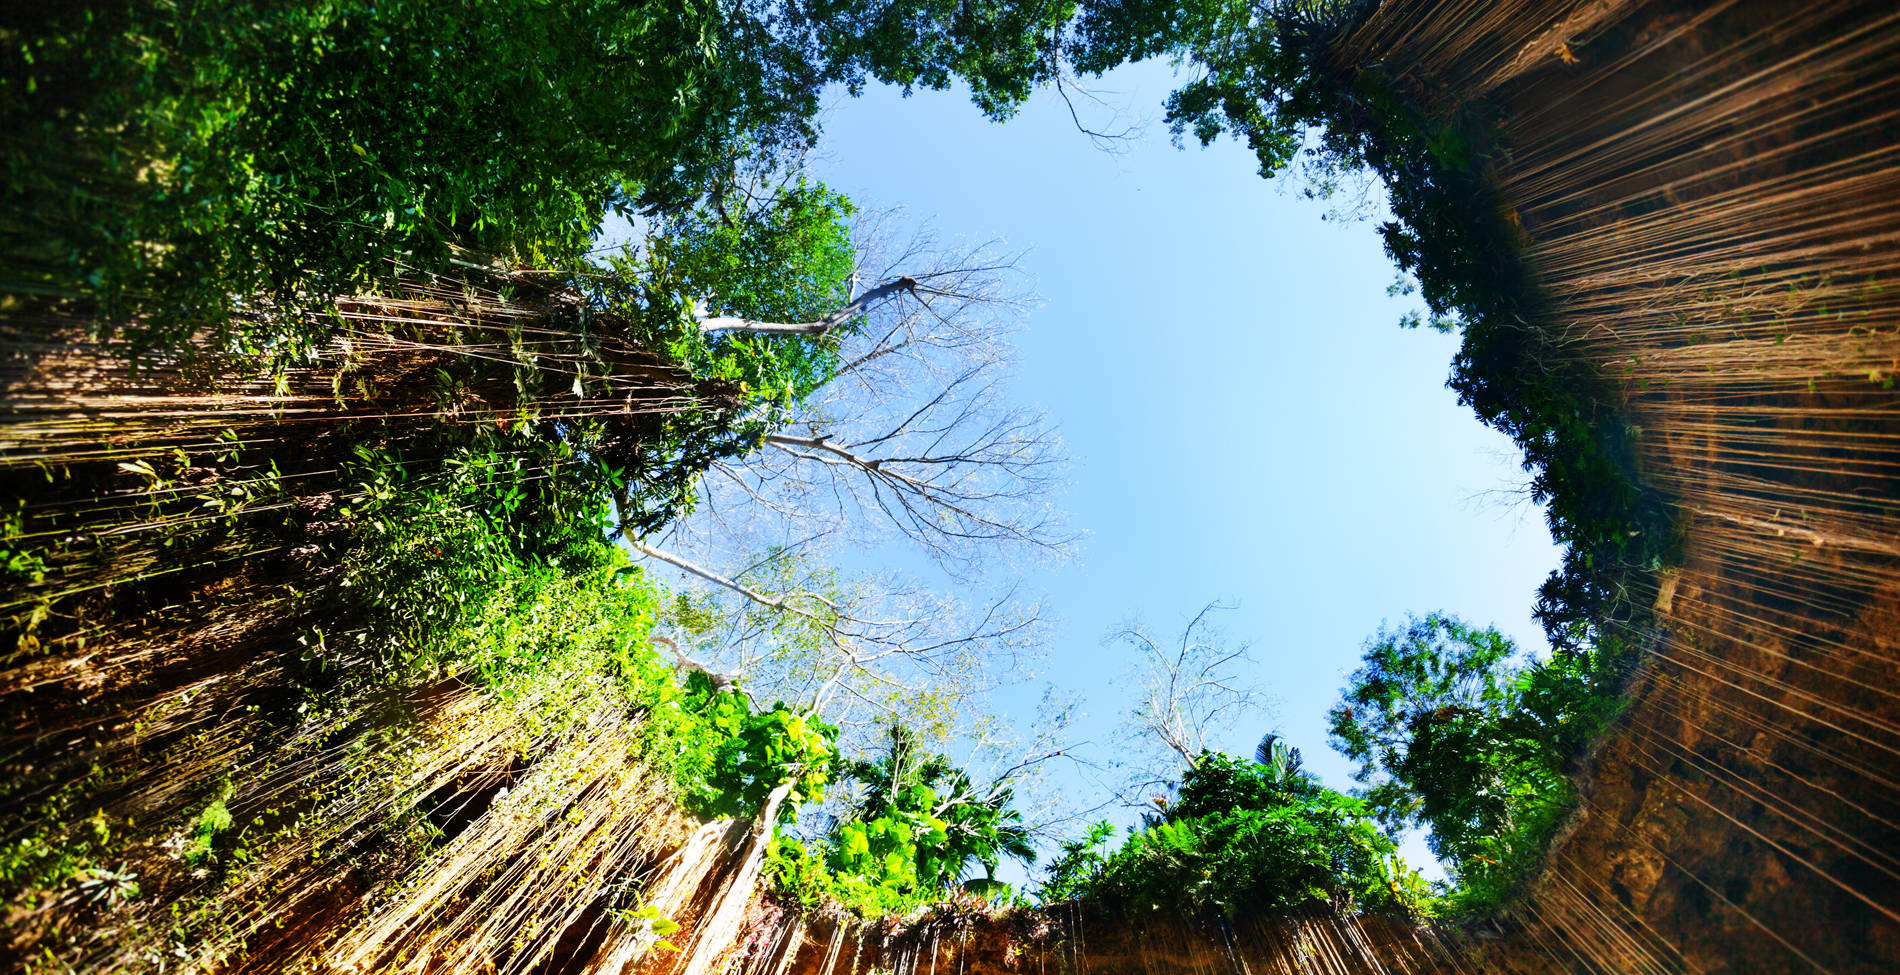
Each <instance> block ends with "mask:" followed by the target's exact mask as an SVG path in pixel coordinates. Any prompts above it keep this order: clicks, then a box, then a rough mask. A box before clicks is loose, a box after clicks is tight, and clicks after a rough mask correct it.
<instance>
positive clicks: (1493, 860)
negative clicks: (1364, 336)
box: [1330, 613, 1621, 909]
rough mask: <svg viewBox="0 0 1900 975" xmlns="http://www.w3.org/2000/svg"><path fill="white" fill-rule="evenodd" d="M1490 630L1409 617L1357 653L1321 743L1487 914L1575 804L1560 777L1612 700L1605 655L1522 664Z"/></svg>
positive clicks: (1604, 719) (1612, 659)
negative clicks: (1326, 740) (1424, 838)
mask: <svg viewBox="0 0 1900 975" xmlns="http://www.w3.org/2000/svg"><path fill="white" fill-rule="evenodd" d="M1516 658H1517V648H1516V646H1515V644H1513V643H1512V642H1511V640H1510V639H1509V638H1507V637H1505V636H1504V635H1503V634H1502V633H1499V632H1498V631H1497V630H1496V629H1494V628H1482V629H1481V628H1478V627H1475V626H1472V625H1470V624H1467V623H1464V622H1462V621H1460V620H1459V619H1457V618H1456V617H1453V616H1448V615H1445V614H1442V613H1433V614H1431V615H1429V616H1426V617H1424V618H1422V619H1421V618H1417V617H1412V618H1410V619H1408V620H1407V621H1406V623H1405V624H1404V625H1403V626H1399V627H1395V628H1387V629H1381V630H1380V632H1379V633H1378V634H1377V635H1376V636H1374V637H1373V638H1372V639H1370V640H1368V641H1367V643H1366V648H1365V657H1364V665H1363V666H1362V667H1360V669H1358V670H1357V671H1354V672H1353V674H1352V675H1351V677H1350V678H1349V682H1348V685H1347V687H1346V690H1345V692H1344V695H1343V697H1342V699H1341V701H1340V703H1339V705H1338V706H1337V707H1335V708H1334V709H1333V710H1332V712H1331V714H1330V719H1331V726H1332V735H1333V743H1334V744H1335V745H1336V746H1337V747H1338V748H1339V749H1340V751H1342V752H1344V753H1345V754H1346V756H1347V757H1348V758H1351V759H1352V760H1354V761H1356V762H1358V763H1359V770H1358V771H1357V772H1355V773H1354V777H1355V778H1356V779H1358V781H1360V782H1361V783H1364V785H1365V787H1366V788H1365V791H1364V797H1365V799H1366V801H1367V803H1368V804H1369V806H1370V807H1371V809H1372V810H1373V811H1374V812H1375V813H1376V814H1377V815H1378V817H1379V819H1380V820H1381V821H1382V822H1383V823H1385V824H1386V826H1387V827H1388V828H1390V829H1399V828H1404V827H1407V826H1414V825H1418V826H1425V827H1428V828H1429V829H1430V831H1431V833H1430V836H1429V839H1428V842H1429V843H1430V845H1431V847H1432V850H1433V851H1434V852H1435V853H1437V854H1438V855H1439V856H1441V857H1443V858H1445V859H1446V860H1447V861H1448V862H1449V866H1450V867H1451V869H1452V871H1453V873H1454V874H1456V875H1457V876H1458V878H1459V880H1460V882H1461V884H1462V888H1461V890H1460V891H1459V892H1458V894H1457V896H1456V897H1455V900H1458V901H1460V902H1462V903H1463V904H1464V905H1465V906H1466V907H1468V908H1472V909H1483V908H1489V907H1495V906H1498V904H1500V903H1501V902H1502V901H1503V900H1504V899H1505V898H1507V897H1508V896H1509V893H1510V890H1511V888H1512V886H1513V885H1514V884H1515V883H1516V882H1517V881H1519V880H1521V879H1522V877H1523V876H1525V875H1526V874H1527V873H1528V872H1529V871H1530V870H1531V869H1532V868H1533V866H1534V863H1535V861H1536V860H1537V858H1539V857H1541V856H1542V852H1543V849H1544V847H1545V845H1546V844H1547V842H1548V840H1549V838H1550V836H1551V835H1552V833H1553V832H1554V830H1555V829H1556V827H1557V825H1558V823H1559V822H1560V821H1561V819H1562V817H1563V816H1564V815H1566V814H1567V813H1568V811H1569V810H1570V809H1571V808H1572V807H1573V806H1574V804H1575V800H1576V795H1575V787H1574V786H1573V785H1572V784H1571V781H1570V778H1569V774H1568V773H1569V771H1570V767H1571V763H1572V762H1574V761H1575V759H1576V757H1577V756H1578V754H1579V753H1580V752H1581V751H1582V750H1583V749H1584V748H1586V747H1587V746H1588V744H1589V743H1590V742H1591V741H1594V740H1595V739H1596V737H1597V736H1598V734H1600V733H1601V731H1602V729H1603V727H1604V726H1605V725H1606V724H1607V723H1608V721H1609V720H1610V719H1611V718H1612V717H1614V715H1615V713H1616V710H1617V706H1618V701H1619V698H1618V695H1617V693H1616V683H1617V679H1618V675H1619V674H1620V672H1621V671H1620V668H1619V666H1618V665H1617V655H1616V654H1605V653H1602V652H1600V651H1589V650H1577V649H1564V650H1559V652H1558V653H1556V654H1555V655H1554V656H1552V657H1551V658H1550V659H1548V660H1544V661H1539V662H1532V663H1520V662H1518V661H1517V660H1516Z"/></svg>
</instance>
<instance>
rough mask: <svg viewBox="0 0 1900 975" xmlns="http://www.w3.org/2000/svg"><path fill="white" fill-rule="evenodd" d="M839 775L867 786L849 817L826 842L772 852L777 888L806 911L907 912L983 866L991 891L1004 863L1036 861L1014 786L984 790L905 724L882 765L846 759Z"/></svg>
mask: <svg viewBox="0 0 1900 975" xmlns="http://www.w3.org/2000/svg"><path fill="white" fill-rule="evenodd" d="M840 771H841V773H842V775H844V776H848V777H849V778H851V779H854V780H856V781H857V782H858V783H859V784H860V785H861V787H862V792H861V794H860V795H859V797H858V800H857V802H856V803H855V804H854V805H853V806H852V807H851V809H850V812H849V813H848V814H847V815H845V816H843V817H840V818H839V820H838V821H837V822H835V823H834V825H833V826H832V828H831V830H830V831H829V832H828V833H827V834H826V835H825V836H824V837H823V838H822V839H821V840H819V841H817V842H815V843H809V844H808V843H805V842H802V841H800V840H797V839H793V838H782V839H780V840H779V842H778V843H777V844H776V845H775V847H774V849H773V852H772V859H771V864H772V870H773V875H774V877H775V879H776V881H777V883H778V885H779V887H780V889H781V890H784V891H786V892H788V893H790V894H791V895H792V896H793V897H794V898H795V899H798V900H800V901H802V902H804V903H806V904H808V905H813V906H815V905H817V904H819V903H822V902H825V901H832V902H836V903H839V904H842V905H843V906H844V907H845V908H847V909H848V910H851V911H854V912H856V913H857V914H859V915H860V916H864V917H878V916H884V915H889V914H896V913H903V912H905V911H909V910H912V909H914V908H916V907H919V906H922V905H923V904H927V903H930V902H932V901H934V900H936V899H938V898H940V897H943V896H944V895H945V894H947V893H949V892H951V891H952V890H955V889H956V888H957V887H958V886H959V885H960V884H963V883H965V882H966V876H967V874H968V873H969V872H970V870H971V869H972V868H973V867H975V866H977V865H981V866H982V867H983V869H984V872H985V875H986V876H985V877H984V878H982V879H983V880H984V881H987V882H986V883H982V884H980V885H979V886H982V887H983V888H984V889H985V890H987V891H989V892H991V893H995V892H996V891H997V888H998V886H999V885H998V884H997V883H996V882H995V871H996V867H997V865H998V864H999V863H1000V862H1001V858H1002V857H1004V856H1010V857H1014V858H1016V859H1019V860H1022V861H1023V862H1025V863H1028V862H1034V860H1035V856H1036V853H1035V849H1034V847H1033V846H1032V845H1031V843H1030V841H1029V833H1028V830H1027V829H1026V828H1025V827H1024V826H1023V824H1022V815H1021V813H1020V812H1018V811H1017V810H1015V809H1014V808H1012V803H1013V802H1014V793H1013V792H1012V790H1010V789H1009V788H1008V787H1006V786H1000V787H996V788H992V789H989V790H979V789H978V788H976V786H975V784H974V783H973V782H972V781H971V780H970V777H969V775H968V774H967V773H965V772H964V771H962V770H961V769H958V768H956V767H955V766H954V765H952V764H951V763H950V761H949V760H948V759H947V758H945V757H944V756H942V755H938V754H934V753H931V752H929V751H926V750H925V749H924V748H923V746H922V743H921V742H920V741H919V740H918V739H917V737H916V736H915V735H914V734H913V733H911V732H910V731H908V730H907V729H905V728H904V727H902V726H899V725H893V726H892V727H891V729H890V732H889V738H888V739H887V744H886V747H885V750H884V751H883V752H882V754H880V755H879V756H878V757H877V759H876V760H874V761H847V762H843V763H842V764H841V769H840Z"/></svg>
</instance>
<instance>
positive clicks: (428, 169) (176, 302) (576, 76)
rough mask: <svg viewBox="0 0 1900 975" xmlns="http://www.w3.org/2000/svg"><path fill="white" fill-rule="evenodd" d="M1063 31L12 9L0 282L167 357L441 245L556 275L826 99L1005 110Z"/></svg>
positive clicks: (601, 13) (861, 11)
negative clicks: (79, 310) (884, 88)
mask: <svg viewBox="0 0 1900 975" xmlns="http://www.w3.org/2000/svg"><path fill="white" fill-rule="evenodd" d="M1068 10H1069V8H1068V7H1067V6H1066V5H1057V6H1055V7H1053V8H1045V7H1037V6H1027V5H1020V4H1015V3H1000V4H991V5H988V6H981V7H972V6H970V5H961V6H957V7H944V6H942V5H929V4H915V3H877V2H857V0H847V2H840V3H823V4H815V5H814V4H793V5H790V6H783V5H768V4H759V3H750V2H747V3H737V4H714V5H707V4H691V3H682V2H677V0H645V2H633V3H606V2H582V3H564V4H555V5H548V4H543V3H536V2H525V0H516V2H497V3H481V4H474V5H470V4H458V3H447V2H442V0H397V2H375V3H372V2H367V0H340V2H333V3H325V4H319V5H315V6H310V5H292V6H285V5H282V4H271V3H254V2H243V0H238V2H220V3H217V4H205V3H197V2H189V0H182V2H175V0H145V2H136V3H129V4H123V5H115V6H108V7H97V6H91V7H86V6H72V5H63V4H50V5H42V6H39V7H33V8H22V9H21V10H19V11H16V12H15V13H14V15H12V16H10V17H9V18H8V23H6V24H5V25H0V130H4V131H5V132H7V134H8V137H7V139H6V140H5V144H4V149H0V167H3V168H4V173H5V182H4V187H5V193H6V200H7V206H6V207H5V210H6V212H7V214H8V216H7V217H6V218H5V220H4V222H3V223H0V233H3V234H4V246H5V248H6V249H7V250H8V252H9V253H10V254H11V255H13V256H14V257H15V258H16V260H14V261H10V262H9V265H10V266H12V267H14V268H15V269H16V270H17V271H18V272H19V273H20V274H21V277H20V279H18V280H9V281H7V282H5V283H6V285H7V287H8V290H9V291H13V292H16V293H31V292H41V293H51V294H57V295H63V296H69V297H70V296H80V297H87V298H91V299H94V300H97V301H100V302H103V303H104V306H105V308H106V310H107V311H108V312H109V313H110V314H111V315H112V316H113V317H114V318H115V319H116V320H117V324H119V325H121V326H123V325H124V324H125V322H126V321H127V319H128V317H129V315H130V313H132V312H134V311H137V312H140V313H142V314H143V315H145V316H146V318H145V321H144V329H145V331H144V332H143V337H144V338H146V339H147V340H148V341H163V342H170V341H175V340H176V339H177V338H179V337H182V336H183V335H186V334H188V333H189V332H191V331H194V330H198V329H205V328H209V329H212V330H219V329H222V328H224V327H225V326H226V325H227V324H228V321H227V319H226V314H227V313H228V312H229V310H230V309H231V308H232V307H234V303H236V302H241V301H249V300H254V299H253V298H251V297H249V296H269V297H272V298H274V299H276V300H279V301H285V300H293V301H312V302H317V303H320V302H321V301H322V300H323V299H325V298H327V297H329V296H332V295H337V294H347V293H352V292H355V291H359V290H363V289H365V288H367V287H369V286H370V285H371V283H372V282H374V281H376V280H377V279H380V278H384V277H387V276H388V275H390V274H391V273H392V271H393V270H394V269H395V268H396V266H397V265H398V264H400V265H402V266H404V267H407V268H411V269H420V270H422V271H425V272H433V271H441V270H446V269H447V268H448V266H449V262H450V260H451V258H452V255H453V254H454V250H453V248H455V247H468V248H473V249H475V250H477V251H480V252H483V253H489V254H501V255H505V256H507V257H509V258H510V259H513V260H518V261H528V262H533V263H537V264H540V265H544V266H545V265H547V264H554V265H565V264H567V263H569V262H571V261H573V260H575V259H577V258H579V257H580V256H581V255H583V254H584V253H585V252H586V251H587V250H588V249H589V248H590V247H591V246H592V240H593V235H594V233H595V231H596V230H597V229H598V227H599V225H600V222H601V219H602V218H603V216H604V215H606V214H607V213H609V212H621V213H630V212H632V211H634V210H636V209H641V210H646V211H649V212H678V211H680V210H681V209H683V208H686V207H688V206H689V205H690V204H691V203H692V202H693V201H694V200H697V199H700V198H702V197H704V196H705V195H706V194H707V193H708V191H709V187H716V186H717V185H718V184H719V183H721V182H722V181H724V180H725V178H726V177H727V176H728V175H729V173H730V172H731V170H732V167H733V163H734V160H735V159H737V158H740V157H746V156H756V155H772V154H774V153H779V152H785V151H796V150H797V149H798V148H799V147H801V146H803V145H805V144H807V143H808V142H809V141H810V139H811V137H812V135H813V134H814V123H813V119H814V117H815V115H816V112H817V108H818V95H819V93H820V91H821V90H822V89H823V87H824V86H825V85H826V84H828V83H830V82H833V81H844V82H846V83H848V84H850V85H852V86H854V87H855V86H857V85H859V84H861V83H862V82H863V81H864V80H865V79H867V78H875V79H878V80H887V81H893V82H896V83H899V84H904V85H923V86H927V87H933V88H943V87H946V86H947V85H949V84H950V83H951V81H952V80H954V79H963V80H965V81H967V82H969V84H970V85H971V87H972V90H973V92H974V94H975V97H976V99H977V101H978V103H979V104H980V105H981V106H982V107H983V109H984V110H985V111H987V112H989V113H991V114H992V115H998V116H1000V115H1003V114H1006V113H1007V112H1008V111H1009V110H1010V109H1011V107H1013V106H1014V105H1015V104H1016V103H1018V102H1020V101H1021V100H1022V99H1023V98H1024V97H1026V95H1027V94H1028V91H1029V89H1030V87H1031V86H1032V85H1033V84H1034V83H1036V82H1037V81H1040V80H1044V79H1046V78H1047V77H1048V72H1049V60H1048V58H1047V57H1045V56H1044V55H1045V53H1046V49H1047V47H1048V45H1049V44H1050V43H1051V42H1050V40H1049V36H1050V35H1049V31H1050V29H1051V27H1052V25H1055V24H1059V23H1060V22H1061V21H1062V20H1064V19H1066V17H1067V16H1068ZM711 192H712V193H713V195H714V196H716V195H717V193H718V190H717V189H713V190H712V191H711ZM293 331H294V332H296V333H298V334H293V335H292V336H290V338H292V339H293V340H294V341H295V342H304V341H308V340H310V339H312V338H315V337H316V335H315V334H313V332H312V331H311V329H310V328H308V327H306V328H302V329H294V330H293ZM246 338H247V341H248V342H249V343H250V344H252V345H253V346H255V347H266V348H268V347H273V346H274V344H275V343H277V342H279V341H281V339H282V338H283V336H278V335H249V336H247V337H246ZM280 351H281V350H280Z"/></svg>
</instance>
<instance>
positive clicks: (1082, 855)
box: [1042, 743, 1428, 918]
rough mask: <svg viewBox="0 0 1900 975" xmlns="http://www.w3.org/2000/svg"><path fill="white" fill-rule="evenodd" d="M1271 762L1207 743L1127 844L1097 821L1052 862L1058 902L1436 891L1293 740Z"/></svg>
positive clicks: (1046, 891) (1279, 900) (1050, 888)
mask: <svg viewBox="0 0 1900 975" xmlns="http://www.w3.org/2000/svg"><path fill="white" fill-rule="evenodd" d="M1263 750H1265V751H1266V752H1267V753H1268V757H1269V759H1270V761H1268V762H1266V763H1260V762H1246V761H1242V760H1240V759H1236V758H1233V757H1232V756H1228V755H1223V754H1220V753H1218V752H1204V753H1202V754H1201V756H1200V757H1199V758H1198V759H1197V760H1196V761H1195V762H1194V764H1193V765H1192V766H1191V767H1190V768H1189V769H1188V770H1187V772H1186V773H1185V774H1183V776H1182V778H1181V783H1180V788H1179V790H1178V795H1177V797H1176V799H1175V801H1174V802H1172V803H1164V805H1163V806H1162V807H1161V809H1160V810H1159V811H1158V812H1157V813H1153V814H1150V815H1149V816H1148V817H1147V820H1146V822H1145V823H1144V824H1143V825H1142V826H1141V827H1139V828H1137V829H1134V830H1131V831H1130V832H1129V834H1128V837H1127V839H1126V841H1125V842H1123V843H1122V845H1121V846H1120V847H1119V848H1117V849H1114V850H1113V851H1108V850H1107V849H1106V846H1107V844H1108V842H1109V840H1110V838H1111V837H1112V835H1113V830H1112V829H1111V828H1110V827H1109V826H1108V824H1106V823H1101V824H1097V825H1096V826H1095V827H1094V828H1092V829H1091V831H1090V832H1089V834H1088V836H1086V837H1085V838H1083V839H1080V840H1076V841H1072V842H1070V843H1068V844H1066V845H1065V846H1064V847H1063V849H1062V851H1061V854H1060V855H1059V856H1058V857H1057V858H1056V859H1055V861H1054V862H1053V863H1052V865H1051V868H1050V870H1049V874H1048V877H1047V880H1046V881H1045V883H1044V885H1043V889H1042V896H1043V898H1044V899H1045V900H1047V901H1057V900H1067V899H1072V898H1077V897H1089V898H1096V899H1099V900H1101V901H1102V902H1104V903H1105V904H1108V905H1112V906H1114V907H1117V908H1119V909H1122V910H1126V911H1130V912H1135V913H1149V912H1161V913H1169V912H1180V911H1186V912H1189V913H1193V914H1198V915H1203V916H1216V915H1220V916H1225V917H1228V918H1236V917H1241V916H1245V915H1246V914H1247V913H1248V912H1251V911H1260V910H1266V911H1275V912H1305V911H1324V910H1334V909H1339V910H1349V911H1350V910H1401V911H1419V910H1423V909H1426V907H1427V906H1428V903H1427V902H1428V891H1427V888H1426V886H1425V884H1424V882H1423V881H1422V880H1421V879H1419V877H1418V875H1417V874H1415V873H1413V872H1412V871H1411V870H1409V869H1407V868H1406V867H1405V865H1404V864H1403V862H1401V861H1400V860H1399V859H1398V857H1397V853H1396V851H1397V847H1396V846H1395V845H1394V844H1393V842H1392V841H1391V840H1390V839H1389V838H1387V836H1386V835H1385V834H1384V833H1383V832H1381V831H1380V829H1379V827H1378V824H1376V823H1375V822H1373V820H1372V816H1371V810H1370V808H1369V807H1368V805H1367V804H1366V803H1365V802H1364V801H1362V800H1360V799H1356V798H1353V797H1352V796H1348V795H1344V794H1342V793H1339V792H1336V791H1334V790H1332V789H1328V788H1326V787H1325V786H1323V785H1321V784H1320V783H1319V782H1318V781H1317V780H1315V779H1314V778H1312V777H1311V776H1309V775H1307V774H1305V773H1304V772H1302V771H1300V769H1299V765H1298V759H1297V755H1296V754H1294V753H1291V752H1290V751H1289V750H1287V749H1286V746H1285V745H1283V744H1278V743H1272V744H1268V745H1263Z"/></svg>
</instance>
